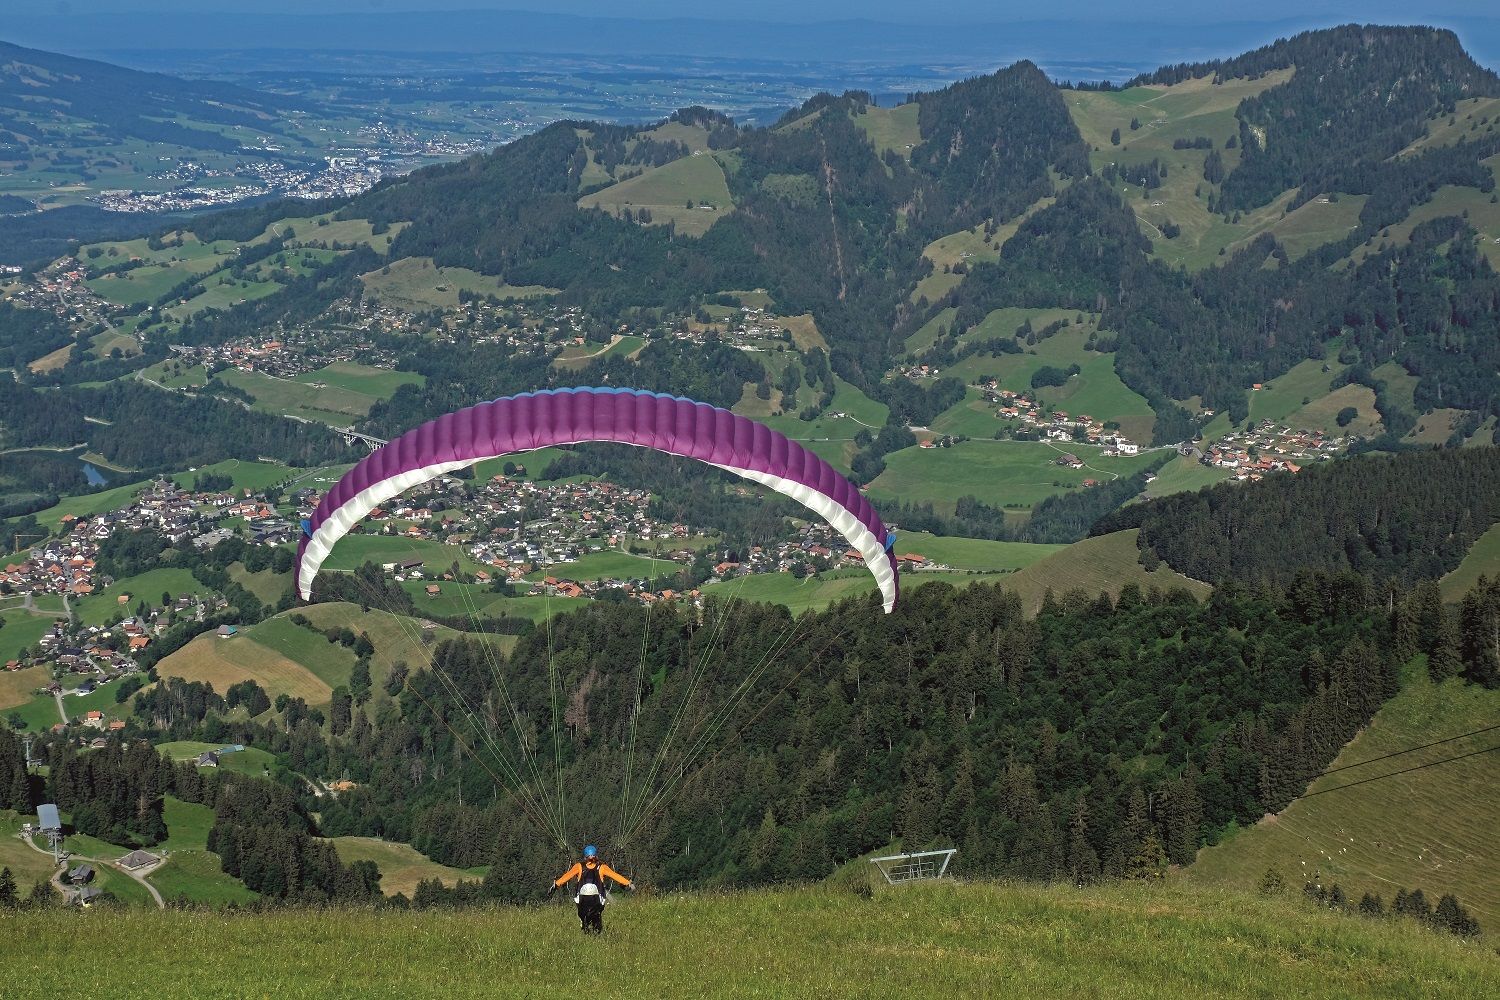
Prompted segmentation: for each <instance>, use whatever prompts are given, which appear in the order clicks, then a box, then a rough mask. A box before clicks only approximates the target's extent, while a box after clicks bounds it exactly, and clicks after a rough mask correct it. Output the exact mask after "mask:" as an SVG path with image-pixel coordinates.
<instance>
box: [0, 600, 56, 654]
mask: <svg viewBox="0 0 1500 1000" xmlns="http://www.w3.org/2000/svg"><path fill="white" fill-rule="evenodd" d="M0 622H4V627H3V628H0V664H3V663H4V662H5V661H6V660H13V659H15V658H16V657H17V656H18V655H20V652H21V650H23V649H27V648H33V649H34V648H35V647H36V644H37V640H38V639H40V638H41V637H42V636H44V635H46V634H47V633H48V632H49V631H51V629H52V618H51V617H49V616H43V615H33V614H30V613H29V612H26V611H22V610H20V609H8V610H5V611H0Z"/></svg>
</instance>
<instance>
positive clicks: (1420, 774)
mask: <svg viewBox="0 0 1500 1000" xmlns="http://www.w3.org/2000/svg"><path fill="white" fill-rule="evenodd" d="M1497 719H1500V691H1487V690H1485V689H1483V688H1480V687H1477V686H1475V685H1465V684H1464V683H1462V682H1461V681H1458V680H1450V681H1445V682H1444V683H1442V684H1436V685H1435V684H1433V683H1432V682H1431V681H1430V680H1429V679H1428V677H1427V671H1426V668H1425V665H1424V664H1423V663H1422V662H1421V661H1420V660H1418V661H1417V662H1416V663H1414V664H1413V665H1411V666H1409V667H1408V668H1407V669H1406V671H1405V677H1404V683H1403V686H1402V690H1401V692H1400V693H1399V694H1398V695H1396V697H1394V698H1392V699H1391V700H1390V701H1389V702H1387V703H1386V704H1385V706H1384V707H1382V708H1381V709H1380V711H1379V712H1378V713H1377V714H1376V716H1375V718H1374V720H1373V721H1372V722H1371V723H1370V725H1369V726H1368V727H1366V728H1365V729H1364V731H1363V732H1361V733H1360V734H1359V735H1358V736H1356V737H1355V738H1354V739H1353V740H1352V741H1351V742H1350V743H1349V744H1348V745H1347V746H1346V747H1344V749H1343V751H1342V752H1341V753H1340V754H1339V756H1338V757H1337V758H1336V759H1335V760H1334V762H1333V764H1332V765H1330V767H1335V768H1336V767H1348V770H1345V771H1341V772H1340V773H1337V774H1329V775H1326V776H1324V777H1322V778H1319V779H1318V780H1317V781H1315V782H1313V784H1312V785H1311V787H1310V788H1309V791H1310V792H1313V793H1317V792H1320V791H1324V790H1328V789H1333V788H1336V787H1338V786H1341V785H1346V784H1348V783H1350V782H1353V781H1358V780H1360V779H1362V778H1371V777H1375V776H1376V775H1381V774H1388V773H1391V772H1394V771H1398V770H1401V769H1402V768H1406V767H1414V766H1417V765H1420V764H1425V763H1430V762H1433V761H1438V760H1443V759H1444V758H1448V757H1453V756H1456V755H1459V754H1463V753H1467V752H1471V751H1475V750H1482V749H1484V748H1485V747H1487V746H1492V745H1494V743H1495V742H1496V741H1495V740H1494V738H1493V737H1494V734H1493V733H1487V734H1484V735H1480V736H1472V737H1467V738H1465V739H1462V740H1458V741H1456V742H1452V743H1445V744H1443V745H1442V746H1437V747H1431V748H1429V749H1426V750H1416V751H1413V752H1411V753H1408V754H1404V755H1403V756H1401V757H1398V758H1395V759H1393V760H1384V761H1378V762H1374V763H1371V764H1369V765H1368V766H1350V765H1358V764H1359V762H1361V761H1373V760H1374V758H1377V757H1380V756H1382V755H1385V754H1389V753H1393V752H1395V751H1398V750H1406V749H1408V748H1411V747H1415V746H1420V745H1422V744H1426V743H1431V742H1433V741H1435V740H1442V739H1445V738H1447V737H1450V736H1454V735H1457V734H1460V733H1466V732H1468V731H1470V730H1473V729H1478V728H1480V727H1483V726H1489V725H1493V724H1494V723H1495V721H1496V720H1497ZM1495 768H1496V763H1495V758H1494V757H1492V756H1481V757H1471V758H1469V759H1468V760H1460V761H1454V762H1453V763H1450V764H1445V765H1444V766H1442V767H1430V768H1425V769H1423V770H1419V771H1414V772H1412V773H1410V774H1403V775H1399V776H1396V777H1392V778H1388V779H1386V780H1381V781H1374V782H1370V783H1369V784H1365V785H1360V786H1358V787H1354V788H1348V789H1345V790H1343V791H1337V792H1329V793H1328V794H1323V795H1319V794H1312V795H1308V796H1305V797H1303V798H1300V799H1298V800H1297V801H1295V802H1293V803H1292V804H1291V805H1290V806H1288V807H1287V808H1286V809H1284V810H1282V811H1281V813H1279V814H1277V815H1276V816H1275V817H1273V818H1270V819H1264V820H1262V821H1261V822H1260V823H1257V824H1256V825H1255V826H1254V827H1252V828H1250V829H1246V830H1242V831H1240V832H1239V833H1237V834H1235V835H1234V836H1232V837H1230V838H1228V839H1227V840H1225V841H1224V842H1223V843H1221V844H1219V845H1217V846H1215V847H1210V848H1205V849H1204V850H1202V851H1200V852H1199V856H1198V861H1197V863H1196V864H1194V865H1192V866H1191V867H1190V868H1188V869H1187V871H1186V872H1185V876H1186V877H1187V878H1188V879H1191V880H1193V881H1195V882H1204V883H1214V884H1218V883H1222V884H1226V885H1234V886H1240V887H1249V886H1253V885H1254V884H1255V883H1256V881H1257V880H1259V879H1260V877H1261V876H1262V875H1264V874H1265V872H1266V870H1267V869H1268V868H1272V867H1275V868H1277V869H1279V870H1280V871H1281V874H1282V876H1283V877H1284V878H1285V879H1286V880H1287V883H1288V884H1289V885H1290V886H1292V887H1294V888H1298V889H1300V888H1301V886H1302V883H1303V882H1304V881H1307V880H1313V881H1319V882H1321V883H1322V884H1323V885H1328V884H1330V883H1332V882H1337V883H1338V884H1339V885H1341V886H1342V887H1343V889H1344V892H1345V893H1347V894H1349V895H1350V896H1351V898H1353V899H1355V900H1358V899H1359V897H1360V895H1361V894H1362V893H1365V892H1372V893H1380V895H1381V896H1382V897H1384V899H1385V901H1386V905H1387V906H1389V905H1390V902H1391V899H1392V897H1393V896H1394V895H1395V893H1396V890H1397V889H1400V888H1404V889H1407V890H1411V889H1413V888H1417V887H1421V889H1422V891H1423V892H1424V893H1425V894H1426V895H1427V898H1428V899H1429V900H1430V901H1432V902H1433V903H1436V901H1437V899H1438V897H1439V896H1441V895H1442V894H1443V893H1446V892H1451V893H1453V894H1454V895H1456V896H1457V897H1458V900H1459V902H1461V903H1462V904H1463V905H1464V906H1465V907H1467V908H1468V909H1469V910H1471V911H1472V912H1473V913H1474V915H1475V916H1476V917H1477V918H1478V919H1479V923H1480V926H1481V928H1483V929H1484V930H1486V931H1489V930H1490V928H1495V927H1500V855H1497V854H1496V852H1495V841H1494V833H1495V829H1496V824H1497V822H1500V786H1497V785H1496V783H1495V781H1494V778H1495V773H1496V772H1495Z"/></svg>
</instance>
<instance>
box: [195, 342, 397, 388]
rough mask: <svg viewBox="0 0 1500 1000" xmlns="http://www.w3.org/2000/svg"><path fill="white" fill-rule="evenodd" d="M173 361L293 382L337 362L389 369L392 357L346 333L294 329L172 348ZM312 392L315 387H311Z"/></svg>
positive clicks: (394, 361) (384, 351)
mask: <svg viewBox="0 0 1500 1000" xmlns="http://www.w3.org/2000/svg"><path fill="white" fill-rule="evenodd" d="M172 350H173V351H174V352H175V354H176V357H177V360H178V361H179V362H180V363H181V364H183V365H186V366H193V365H202V366H203V367H204V368H206V369H208V370H209V371H222V370H223V369H226V368H236V369H238V370H240V371H245V372H260V373H262V374H265V375H270V376H273V377H275V378H295V377H297V376H298V375H304V374H306V373H308V372H314V371H318V370H319V369H322V368H326V367H328V366H329V365H331V364H333V363H335V362H338V361H348V362H357V363H359V364H364V365H370V366H371V367H375V368H393V367H394V366H395V363H396V358H395V355H394V354H393V353H392V352H390V351H389V350H384V349H381V348H378V347H376V346H375V345H374V344H373V343H371V342H370V340H369V339H368V338H366V337H364V336H362V335H355V334H351V332H350V331H348V330H327V329H323V328H313V327H297V328H294V329H291V330H286V331H283V332H281V333H278V334H277V335H275V336H272V337H240V338H237V339H235V340H229V341H225V342H224V343H222V344H206V345H201V346H193V347H187V346H182V345H173V347H172ZM314 387H315V388H316V385H315V386H314Z"/></svg>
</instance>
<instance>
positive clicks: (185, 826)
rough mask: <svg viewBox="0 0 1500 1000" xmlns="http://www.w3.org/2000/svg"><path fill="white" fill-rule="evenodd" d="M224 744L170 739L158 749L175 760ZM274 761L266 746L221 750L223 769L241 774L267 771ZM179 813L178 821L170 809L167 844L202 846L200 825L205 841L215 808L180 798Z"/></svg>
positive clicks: (157, 745)
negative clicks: (181, 800)
mask: <svg viewBox="0 0 1500 1000" xmlns="http://www.w3.org/2000/svg"><path fill="white" fill-rule="evenodd" d="M222 746H224V744H223V743H201V742H199V741H197V740H173V741H172V742H170V743H158V744H156V749H157V751H158V752H160V753H163V754H165V755H166V756H168V757H170V758H171V759H172V760H193V759H195V758H196V757H197V756H198V755H199V754H200V753H203V752H204V751H207V750H218V749H219V748H220V747H222ZM275 762H276V757H275V755H273V754H271V753H269V752H267V751H265V750H260V749H257V748H256V747H246V748H245V749H243V750H236V751H234V752H233V753H226V754H221V755H220V756H219V766H220V767H221V768H223V769H224V770H226V771H237V772H239V773H240V774H249V775H254V776H256V777H259V776H260V775H262V774H264V773H265V770H266V768H267V767H270V766H271V765H272V764H274V763H275ZM174 801H176V800H174V799H170V798H169V799H167V805H168V806H169V807H171V805H172V803H173V802H174ZM200 810H204V811H206V812H207V815H206V816H205V815H204V813H203V812H200ZM176 815H177V821H176V822H175V823H174V820H173V813H171V812H169V813H168V815H167V830H168V832H169V833H170V837H169V840H168V844H167V846H168V847H193V846H199V847H201V846H203V845H202V844H198V843H197V840H198V837H199V833H200V830H199V827H201V834H202V837H203V838H205V842H206V838H207V836H208V828H209V827H210V826H213V810H212V809H209V808H208V807H207V806H200V805H194V804H193V803H191V802H178V803H177V806H176ZM179 824H180V825H181V826H182V829H179V826H178V825H179ZM179 836H181V837H183V838H185V842H183V843H177V842H176V841H177V838H178V837H179Z"/></svg>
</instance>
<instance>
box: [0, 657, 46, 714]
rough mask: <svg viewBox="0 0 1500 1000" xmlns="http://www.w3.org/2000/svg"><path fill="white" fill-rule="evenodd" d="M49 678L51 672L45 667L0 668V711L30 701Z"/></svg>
mask: <svg viewBox="0 0 1500 1000" xmlns="http://www.w3.org/2000/svg"><path fill="white" fill-rule="evenodd" d="M7 659H9V657H7ZM51 680H52V673H51V671H49V670H48V669H47V668H46V667H26V668H25V669H24V670H0V712H4V711H7V710H9V709H12V708H15V707H16V706H18V705H24V704H26V703H27V702H29V701H31V700H32V699H34V698H35V697H36V692H37V691H38V690H39V689H41V688H43V687H46V686H47V683H48V682H49V681H51Z"/></svg>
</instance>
